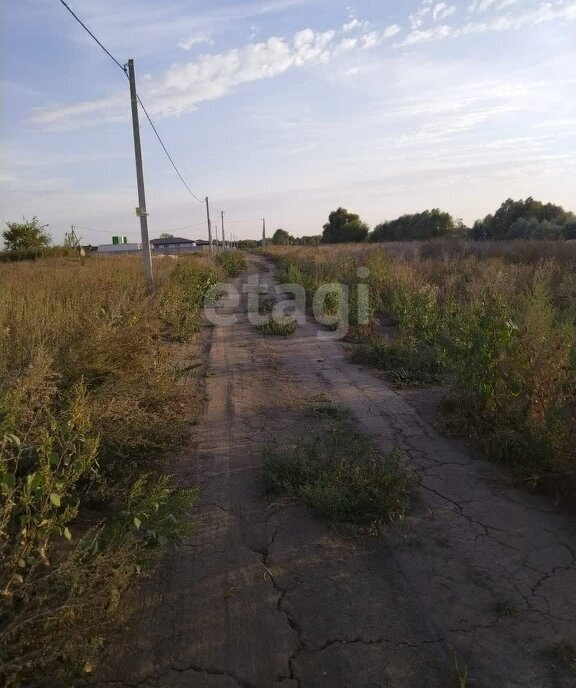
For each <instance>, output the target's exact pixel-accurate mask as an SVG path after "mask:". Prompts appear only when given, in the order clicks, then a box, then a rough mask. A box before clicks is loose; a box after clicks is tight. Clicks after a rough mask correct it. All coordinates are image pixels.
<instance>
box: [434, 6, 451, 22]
mask: <svg viewBox="0 0 576 688" xmlns="http://www.w3.org/2000/svg"><path fill="white" fill-rule="evenodd" d="M455 12H456V5H448V4H447V3H445V2H439V3H438V4H437V5H435V6H434V7H433V9H432V19H433V20H434V21H438V20H439V19H446V17H450V16H452V15H453V14H454V13H455Z"/></svg>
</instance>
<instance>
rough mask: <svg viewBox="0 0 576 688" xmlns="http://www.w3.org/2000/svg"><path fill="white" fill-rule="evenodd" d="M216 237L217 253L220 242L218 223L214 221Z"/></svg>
mask: <svg viewBox="0 0 576 688" xmlns="http://www.w3.org/2000/svg"><path fill="white" fill-rule="evenodd" d="M214 239H215V240H216V253H218V251H219V250H220V249H219V244H218V223H217V222H215V223H214Z"/></svg>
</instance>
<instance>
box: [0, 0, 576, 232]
mask: <svg viewBox="0 0 576 688" xmlns="http://www.w3.org/2000/svg"><path fill="white" fill-rule="evenodd" d="M70 5H71V7H72V8H73V9H74V10H75V11H76V12H77V13H78V14H79V15H80V17H81V18H83V19H84V20H85V21H86V23H87V24H88V26H89V27H90V28H91V29H92V30H93V31H94V32H95V33H96V35H97V36H98V37H99V38H100V39H101V40H102V41H103V43H104V44H105V45H106V46H107V47H108V48H109V50H110V51H111V52H112V53H113V54H114V55H115V56H116V57H117V58H118V59H119V60H120V61H121V62H125V61H126V60H127V59H128V58H130V57H131V58H134V60H135V62H136V70H137V78H138V83H139V91H140V94H141V97H142V99H143V101H144V103H145V104H146V107H147V108H148V110H149V112H150V113H151V115H152V116H153V118H154V120H155V122H156V124H157V126H158V129H159V131H160V132H161V134H162V136H163V138H164V140H165V142H166V144H167V146H168V148H169V150H170V151H171V152H172V154H173V156H174V158H175V160H176V163H177V164H178V166H179V168H180V170H181V171H182V174H183V175H184V177H185V178H186V180H187V181H188V183H189V185H190V186H191V188H192V189H193V190H194V191H195V193H196V194H197V195H198V196H200V197H204V196H205V195H206V194H208V195H209V196H210V198H211V201H212V204H213V206H214V207H215V208H218V209H220V208H222V209H224V210H225V211H226V217H227V219H228V220H229V224H228V231H229V232H232V231H233V232H235V233H236V234H237V235H238V236H239V237H241V238H242V237H246V238H247V237H250V236H253V237H256V236H257V235H258V233H259V228H258V225H257V223H252V222H239V221H240V220H251V219H252V218H259V217H262V216H266V218H267V226H268V227H269V228H270V229H271V230H273V229H274V228H276V227H284V228H286V229H288V230H289V231H290V232H291V233H293V234H295V235H297V236H300V235H303V234H317V233H319V232H320V231H321V227H322V224H323V222H325V220H326V217H327V215H328V213H329V212H330V211H331V210H333V209H334V208H336V207H337V206H339V205H342V206H345V207H347V208H349V209H351V210H354V211H355V212H358V213H360V215H361V216H362V217H363V218H364V219H365V220H366V221H367V222H368V223H369V224H371V225H375V224H377V223H378V222H380V221H382V220H384V219H389V218H393V217H396V216H397V215H399V214H402V213H405V212H414V211H418V210H423V209H425V208H429V207H440V208H442V209H446V210H448V211H450V212H452V213H453V214H454V215H455V216H457V217H462V218H463V219H464V221H465V222H472V221H473V220H474V219H475V218H477V217H479V216H483V215H485V214H486V213H488V212H491V211H492V210H494V209H495V208H496V207H497V206H498V205H499V204H500V203H501V201H503V200H504V199H505V198H507V197H509V196H512V197H516V198H519V197H525V196H528V195H533V196H535V197H537V198H540V199H542V200H544V201H553V202H557V203H560V204H562V205H564V206H566V207H567V208H570V209H572V210H576V204H575V203H574V200H573V199H574V198H575V194H574V190H575V185H574V179H576V154H575V143H576V99H575V97H574V96H575V91H576V40H575V38H576V0H548V1H543V0H453V1H452V2H450V0H447V1H446V2H437V1H436V0H395V1H393V0H359V1H358V2H356V3H354V4H352V5H351V4H350V0H345V1H343V2H340V0H234V1H232V0H226V1H225V0H211V1H207V0H196V1H193V0H187V1H185V0H164V2H158V1H157V0H123V2H121V3H120V2H118V0H97V1H95V0H70ZM2 34H3V35H2V51H3V55H2V71H1V74H0V77H1V79H2V121H1V126H2V133H1V136H2V164H1V167H0V183H1V185H2V190H1V195H0V219H1V220H10V219H17V218H19V217H21V216H23V215H25V216H32V215H37V216H38V217H39V218H40V219H41V221H42V222H43V223H49V224H50V231H51V232H52V234H53V236H54V239H55V240H61V239H62V236H63V233H64V231H65V230H66V229H67V228H68V227H69V225H70V224H74V225H77V226H78V227H80V228H81V229H80V230H79V233H80V234H81V235H82V237H83V238H84V240H85V241H90V242H92V243H105V242H107V241H108V240H109V236H111V235H112V234H117V233H125V234H128V236H129V237H131V238H134V239H136V238H137V237H138V233H139V224H138V220H137V218H136V216H135V213H134V207H135V206H136V205H137V195H136V187H135V173H134V159H133V148H132V136H131V124H130V103H129V94H128V88H127V82H126V79H125V77H124V76H123V74H122V72H120V70H119V69H118V68H117V67H115V65H114V64H113V63H112V62H111V61H110V59H109V58H108V57H107V56H106V55H105V54H104V53H103V52H102V51H101V50H100V49H99V48H98V46H97V45H96V44H95V43H93V42H92V40H91V39H90V38H89V36H88V35H87V34H85V33H84V32H83V31H82V29H81V27H80V26H79V25H78V24H77V23H76V22H75V21H74V20H73V18H72V17H71V15H69V14H68V13H67V12H66V10H65V9H64V7H62V5H61V4H60V3H59V2H58V1H57V0H7V1H6V2H5V3H3V8H2ZM142 137H143V150H144V170H145V177H146V187H147V200H148V211H149V214H150V218H149V223H150V231H151V235H152V236H157V235H158V234H159V233H160V232H163V231H172V232H173V233H174V234H178V235H182V236H190V237H193V238H196V237H202V236H203V234H204V233H205V229H204V227H203V226H202V223H203V222H204V209H203V206H202V204H200V203H198V202H197V201H195V200H194V199H193V198H192V197H190V196H189V195H188V193H187V191H186V190H185V188H184V187H183V186H182V185H181V183H180V181H179V180H178V178H177V177H176V175H175V173H174V171H173V170H172V168H171V167H170V165H169V163H168V161H167V160H166V158H165V157H164V155H163V153H162V151H161V149H160V147H159V145H158V143H157V141H156V140H155V139H154V137H153V134H152V133H151V131H150V129H149V127H148V126H147V124H146V122H144V121H142ZM237 221H238V222H237Z"/></svg>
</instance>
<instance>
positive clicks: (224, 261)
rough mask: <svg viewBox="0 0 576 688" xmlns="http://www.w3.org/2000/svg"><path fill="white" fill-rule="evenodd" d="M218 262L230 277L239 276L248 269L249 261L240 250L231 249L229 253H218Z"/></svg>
mask: <svg viewBox="0 0 576 688" xmlns="http://www.w3.org/2000/svg"><path fill="white" fill-rule="evenodd" d="M215 260H216V263H217V264H218V265H219V266H220V267H222V268H223V269H224V272H225V273H226V275H227V276H228V277H238V275H239V274H240V273H241V272H242V271H243V270H246V267H247V263H246V258H245V257H244V254H243V253H240V252H239V251H231V252H229V253H217V254H216V258H215Z"/></svg>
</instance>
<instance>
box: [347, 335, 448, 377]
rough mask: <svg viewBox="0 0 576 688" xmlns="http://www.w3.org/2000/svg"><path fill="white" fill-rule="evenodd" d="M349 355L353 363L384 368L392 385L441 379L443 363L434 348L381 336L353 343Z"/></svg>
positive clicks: (443, 370) (443, 371)
mask: <svg viewBox="0 0 576 688" xmlns="http://www.w3.org/2000/svg"><path fill="white" fill-rule="evenodd" d="M350 358H351V360H352V361H353V362H355V363H363V364H366V365H371V366H373V367H375V368H379V369H380V370H384V371H385V372H386V377H387V378H388V379H389V380H390V381H391V382H392V384H394V385H395V386H396V387H417V386H422V385H434V384H439V383H441V382H442V380H443V378H444V374H445V366H444V365H443V364H442V363H441V362H440V361H439V360H438V356H437V352H436V351H435V349H434V348H432V347H429V348H418V349H416V348H409V347H405V346H401V345H396V344H393V343H391V342H390V341H388V340H387V339H386V338H384V337H379V338H372V339H370V340H368V341H366V342H360V343H358V344H355V345H354V347H353V349H352V352H351V355H350Z"/></svg>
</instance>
